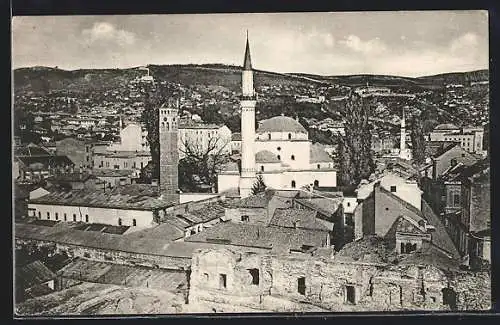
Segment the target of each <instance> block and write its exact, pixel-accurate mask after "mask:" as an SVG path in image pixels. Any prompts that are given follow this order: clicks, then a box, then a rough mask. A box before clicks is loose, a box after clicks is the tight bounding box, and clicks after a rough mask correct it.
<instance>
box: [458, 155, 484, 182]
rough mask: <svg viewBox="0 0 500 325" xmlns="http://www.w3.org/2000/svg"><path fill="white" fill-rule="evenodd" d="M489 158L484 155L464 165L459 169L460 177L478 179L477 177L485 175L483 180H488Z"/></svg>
mask: <svg viewBox="0 0 500 325" xmlns="http://www.w3.org/2000/svg"><path fill="white" fill-rule="evenodd" d="M489 171H490V158H489V157H486V158H484V159H482V160H480V161H478V162H476V163H475V164H473V165H470V166H466V167H464V168H463V169H462V171H461V177H462V178H468V177H473V178H474V179H477V180H479V177H481V176H483V177H484V176H485V177H486V178H485V180H489V176H490V173H489Z"/></svg>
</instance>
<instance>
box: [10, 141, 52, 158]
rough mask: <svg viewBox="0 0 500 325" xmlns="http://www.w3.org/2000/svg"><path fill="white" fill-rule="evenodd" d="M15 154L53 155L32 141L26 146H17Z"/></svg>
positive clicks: (31, 155) (26, 155)
mask: <svg viewBox="0 0 500 325" xmlns="http://www.w3.org/2000/svg"><path fill="white" fill-rule="evenodd" d="M14 155H15V156H25V157H38V156H51V155H52V153H51V152H50V151H49V150H47V149H45V148H44V147H42V146H39V145H36V144H33V143H30V144H28V145H26V146H22V147H15V149H14Z"/></svg>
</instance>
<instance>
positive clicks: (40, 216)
mask: <svg viewBox="0 0 500 325" xmlns="http://www.w3.org/2000/svg"><path fill="white" fill-rule="evenodd" d="M38 219H42V213H41V212H40V211H38Z"/></svg>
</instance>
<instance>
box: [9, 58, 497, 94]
mask: <svg viewBox="0 0 500 325" xmlns="http://www.w3.org/2000/svg"><path fill="white" fill-rule="evenodd" d="M148 67H149V68H150V71H151V74H152V75H153V76H154V78H155V79H156V80H157V81H167V82H175V83H180V84H183V85H195V84H199V85H217V86H222V87H225V88H228V89H230V90H232V91H238V90H239V89H240V83H241V67H238V66H229V65H223V64H205V65H150V66H148ZM143 74H144V72H143V71H140V70H138V69H137V68H129V69H80V70H72V71H68V70H62V69H58V68H49V67H31V68H20V69H16V70H14V89H15V92H16V94H19V93H26V92H34V93H42V94H43V93H48V92H49V91H68V92H76V93H78V92H86V91H91V92H92V91H105V90H111V89H116V88H117V87H121V86H123V85H124V84H126V83H127V82H129V81H130V80H133V79H135V78H138V77H140V76H142V75H143ZM479 80H488V70H479V71H472V72H463V73H448V74H440V75H435V76H425V77H418V78H409V77H398V76H385V75H350V76H320V75H312V74H300V73H288V74H283V73H276V72H270V71H262V70H256V71H255V86H256V87H257V88H258V87H261V86H272V85H282V86H309V85H316V86H318V85H327V84H341V85H346V86H364V85H366V84H367V83H368V84H369V85H371V86H383V87H403V88H407V89H410V90H411V89H419V88H435V87H442V86H443V85H444V84H446V83H463V82H468V81H479Z"/></svg>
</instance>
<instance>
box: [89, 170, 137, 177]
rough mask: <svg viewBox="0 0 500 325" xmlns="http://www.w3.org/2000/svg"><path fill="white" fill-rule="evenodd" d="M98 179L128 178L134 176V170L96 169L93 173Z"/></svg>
mask: <svg viewBox="0 0 500 325" xmlns="http://www.w3.org/2000/svg"><path fill="white" fill-rule="evenodd" d="M92 174H94V175H95V176H96V177H128V176H131V175H133V174H134V171H133V170H128V169H103V168H96V169H94V170H93V171H92Z"/></svg>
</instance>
